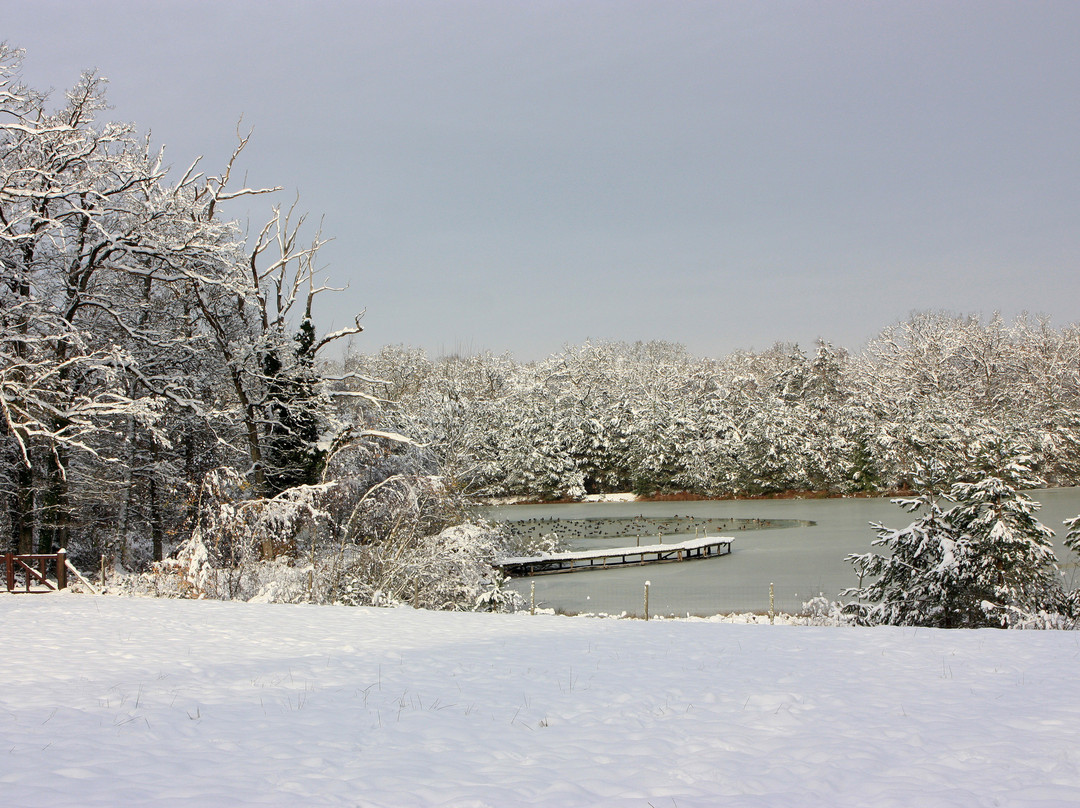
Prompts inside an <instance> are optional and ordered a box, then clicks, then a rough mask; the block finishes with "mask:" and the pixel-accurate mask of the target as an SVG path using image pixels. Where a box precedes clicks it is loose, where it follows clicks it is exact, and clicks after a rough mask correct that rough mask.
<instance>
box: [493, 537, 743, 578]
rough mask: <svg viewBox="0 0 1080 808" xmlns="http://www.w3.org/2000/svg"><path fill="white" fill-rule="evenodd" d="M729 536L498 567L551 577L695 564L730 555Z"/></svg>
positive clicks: (541, 558) (584, 552)
mask: <svg viewBox="0 0 1080 808" xmlns="http://www.w3.org/2000/svg"><path fill="white" fill-rule="evenodd" d="M733 541H734V539H733V538H731V537H730V536H716V537H713V538H704V539H689V540H687V541H682V542H674V543H672V544H651V545H649V546H647V547H614V548H612V549H610V550H578V551H574V552H569V553H552V554H551V555H544V556H524V557H518V558H504V559H501V560H500V561H498V562H497V563H496V564H495V566H497V567H499V568H500V569H502V571H503V572H505V573H506V574H507V575H516V576H519V577H520V576H527V575H548V574H551V573H556V572H581V571H583V570H603V569H613V568H615V567H630V566H633V567H637V566H641V565H643V564H667V563H670V562H674V561H694V560H697V559H702V558H712V557H713V556H722V555H727V554H728V553H730V552H731V543H732V542H733Z"/></svg>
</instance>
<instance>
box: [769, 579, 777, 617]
mask: <svg viewBox="0 0 1080 808" xmlns="http://www.w3.org/2000/svg"><path fill="white" fill-rule="evenodd" d="M775 606H776V601H775V600H774V599H773V585H772V582H771V581H770V582H769V625H770V626H771V625H772V624H773V619H774V618H775V617H776V608H775Z"/></svg>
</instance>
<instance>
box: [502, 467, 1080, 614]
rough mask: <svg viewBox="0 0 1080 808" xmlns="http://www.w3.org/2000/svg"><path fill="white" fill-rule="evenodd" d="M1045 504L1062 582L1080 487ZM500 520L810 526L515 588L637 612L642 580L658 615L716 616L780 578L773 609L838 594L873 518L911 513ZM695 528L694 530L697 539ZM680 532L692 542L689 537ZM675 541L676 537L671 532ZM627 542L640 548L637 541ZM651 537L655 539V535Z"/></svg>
mask: <svg viewBox="0 0 1080 808" xmlns="http://www.w3.org/2000/svg"><path fill="white" fill-rule="evenodd" d="M1031 495H1032V497H1033V498H1034V499H1035V500H1036V501H1038V502H1040V503H1041V504H1042V510H1040V511H1039V512H1038V517H1039V520H1040V521H1041V522H1042V523H1043V524H1045V525H1046V526H1047V527H1049V528H1051V529H1052V530H1054V531H1056V532H1057V533H1058V539H1057V541H1056V549H1057V554H1058V560H1059V562H1061V563H1060V566H1061V568H1062V571H1063V572H1064V574H1065V576H1066V579H1067V580H1068V581H1070V582H1071V581H1072V580H1073V578H1074V576H1075V575H1076V557H1075V556H1074V555H1073V554H1072V553H1070V552H1069V551H1068V550H1066V549H1065V548H1064V547H1063V546H1062V545H1061V539H1062V538H1063V537H1064V530H1063V528H1062V524H1061V523H1062V521H1063V520H1064V519H1067V518H1069V517H1072V516H1076V515H1077V514H1080V488H1054V489H1043V490H1039V491H1034V492H1031ZM488 515H489V516H490V517H491V518H494V519H512V520H525V519H583V518H598V517H604V518H625V517H631V516H637V515H642V516H646V517H649V518H652V519H660V518H663V517H665V516H673V515H679V516H689V517H694V518H696V519H749V520H752V519H760V520H774V521H780V520H801V521H809V522H813V523H814V524H813V525H812V526H798V527H786V528H782V529H768V530H731V531H725V535H732V536H734V538H735V544H734V546H733V552H732V553H731V555H727V556H722V557H720V558H713V559H708V560H704V561H693V562H687V563H682V564H662V565H658V566H645V567H639V568H623V569H617V570H603V571H595V572H577V573H569V574H566V573H564V574H558V575H542V576H537V577H536V578H520V579H515V580H514V582H513V583H512V584H511V585H512V586H513V587H514V588H515V589H517V590H518V591H519V592H521V593H522V594H523V595H524V596H525V597H526V599H528V598H529V597H530V586H531V584H532V582H535V584H536V600H537V604H538V605H539V606H544V607H548V608H555V609H558V610H561V611H566V612H571V613H578V612H594V613H607V614H620V613H622V612H627V613H628V614H640V613H641V611H642V608H643V591H644V584H645V581H649V582H650V584H651V586H650V594H649V610H650V612H652V613H654V614H671V615H685V614H687V613H688V612H689V613H690V614H693V615H711V614H718V613H728V612H733V611H764V610H767V609H768V608H769V584H770V583H772V584H774V592H775V603H776V608H777V609H778V610H781V611H798V610H799V609H800V608H801V607H802V604H803V603H804V602H805V601H807V600H809V599H810V598H812V597H814V596H815V595H818V594H819V593H821V594H824V595H825V597H827V598H829V599H830V600H835V599H836V598H837V597H838V596H839V593H840V591H841V590H842V589H844V588H846V587H849V586H855V585H857V584H858V579H857V578H856V577H855V574H854V573H853V572H852V568H851V565H850V564H848V563H847V562H845V561H844V558H845V557H846V556H847V555H848V554H850V553H865V552H867V551H869V550H870V549H871V547H870V542H871V541H872V540H873V539H874V532H873V530H871V529H870V527H869V524H870V522H882V523H884V524H886V525H888V526H890V527H897V528H899V527H903V526H904V525H906V524H908V523H909V522H911V521H912V518H913V517H912V516H910V515H909V514H907V513H906V512H904V511H903V510H902V509H900V508H899V507H898V506H896V505H894V504H893V503H892V501H891V500H890V499H888V498H873V499H815V500H742V501H737V502H652V503H639V502H612V503H581V504H573V505H511V506H502V507H497V508H491V509H490V510H489V511H488ZM692 536H693V534H691V538H692ZM683 538H686V537H685V536H684V537H683ZM671 540H672V541H675V540H677V539H676V538H675V537H674V536H672V538H671ZM615 541H616V540H612V539H602V540H588V539H586V540H581V539H572V540H571V541H570V545H571V549H587V548H591V547H613V546H616V544H615V543H614V542H615ZM618 541H619V542H621V543H626V544H629V545H633V544H634V540H629V541H628V542H627V541H624V540H621V539H620V540H618ZM650 543H651V541H650Z"/></svg>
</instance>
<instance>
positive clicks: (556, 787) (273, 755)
mask: <svg viewBox="0 0 1080 808" xmlns="http://www.w3.org/2000/svg"><path fill="white" fill-rule="evenodd" d="M0 626H2V632H3V633H2V636H3V638H4V642H3V646H2V648H3V650H2V652H0V684H2V687H0V795H3V802H4V803H5V804H11V805H16V804H17V805H29V806H68V805H74V804H79V805H87V806H105V805H109V806H112V805H119V804H127V805H147V804H153V805H155V806H195V805H198V806H212V805H265V806H277V805H281V806H284V805H290V806H291V805H305V806H308V805H313V806H318V805H355V806H394V808H399V807H400V808H408V807H409V806H460V807H461V808H464V807H465V806H469V807H470V808H479V807H480V806H492V807H493V808H494V807H495V806H499V807H500V808H502V807H504V806H518V805H542V806H574V805H581V806H586V805H588V806H593V805H611V806H642V808H646V807H647V806H649V805H652V806H654V808H660V807H661V806H672V808H674V807H675V806H677V807H678V808H689V807H690V806H715V805H724V806H792V805H800V806H911V805H920V806H984V805H985V806H991V805H1009V806H1059V805H1065V804H1073V803H1080V771H1078V767H1077V759H1078V755H1080V753H1078V752H1077V739H1078V733H1080V731H1078V727H1080V689H1078V688H1076V687H1075V671H1076V669H1077V662H1078V658H1080V635H1077V634H1075V633H1067V632H1020V631H998V630H979V631H940V630H928V629H917V630H916V629H903V628H876V629H854V628H812V627H794V626H768V625H738V624H725V623H718V622H707V621H687V622H681V621H662V622H661V621H652V622H648V623H646V622H643V621H634V620H600V619H583V618H566V617H555V616H546V615H537V616H531V617H530V616H529V615H527V614H519V615H491V614H465V613H436V612H417V611H413V610H411V609H404V608H403V609H392V610H390V609H388V610H380V609H366V608H345V607H326V606H291V605H272V604H245V603H222V602H208V601H177V600H153V599H138V598H129V599H121V598H108V597H102V598H95V597H90V596H80V595H75V594H70V593H61V594H57V595H42V596H37V597H34V596H8V595H5V596H0Z"/></svg>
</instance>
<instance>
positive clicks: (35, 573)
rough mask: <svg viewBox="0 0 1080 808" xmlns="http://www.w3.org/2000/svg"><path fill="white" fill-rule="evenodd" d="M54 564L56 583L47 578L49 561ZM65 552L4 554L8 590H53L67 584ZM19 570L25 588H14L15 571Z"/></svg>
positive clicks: (5, 579)
mask: <svg viewBox="0 0 1080 808" xmlns="http://www.w3.org/2000/svg"><path fill="white" fill-rule="evenodd" d="M50 562H54V563H55V564H56V583H55V584H54V583H53V582H52V581H50V580H49V578H48V572H49V563H50ZM67 571H68V568H67V553H66V552H65V551H63V550H61V551H60V552H58V553H50V554H48V555H42V554H37V553H34V554H30V555H17V554H15V553H5V554H4V581H5V583H6V584H7V591H8V592H16V591H18V592H55V591H56V590H58V589H64V588H65V587H66V586H67ZM16 572H21V573H22V576H23V582H24V584H25V587H26V588H25V589H20V590H17V589H16V588H15V583H16V582H15V573H16Z"/></svg>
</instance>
